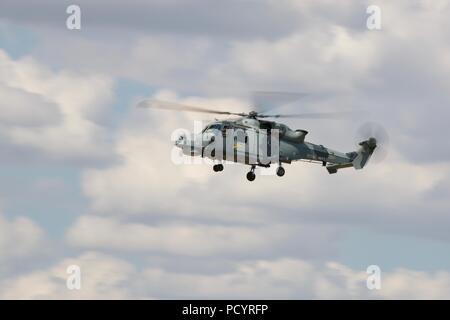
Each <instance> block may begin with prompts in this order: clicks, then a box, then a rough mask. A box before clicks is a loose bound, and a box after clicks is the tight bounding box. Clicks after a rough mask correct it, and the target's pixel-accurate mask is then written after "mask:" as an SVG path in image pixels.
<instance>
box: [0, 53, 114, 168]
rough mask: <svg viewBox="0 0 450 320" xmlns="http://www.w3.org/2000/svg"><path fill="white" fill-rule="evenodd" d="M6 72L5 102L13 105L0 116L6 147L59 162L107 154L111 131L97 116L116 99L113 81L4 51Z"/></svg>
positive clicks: (1, 84) (1, 83) (0, 78)
mask: <svg viewBox="0 0 450 320" xmlns="http://www.w3.org/2000/svg"><path fill="white" fill-rule="evenodd" d="M0 70H1V72H0V88H1V90H3V93H4V94H5V98H8V100H3V101H2V103H1V105H0V106H1V107H2V108H6V109H7V111H6V110H5V112H4V113H3V115H2V117H0V125H7V126H4V127H0V129H1V131H0V132H1V135H2V140H3V141H2V143H3V144H4V145H6V146H12V147H16V148H22V149H25V150H35V151H38V152H39V153H40V154H41V155H43V156H45V157H47V158H49V159H59V160H62V159H64V160H80V159H81V160H83V159H84V160H86V159H96V158H98V157H104V156H105V155H106V153H107V152H108V148H107V133H106V131H105V128H103V127H102V126H100V125H99V124H97V123H96V119H97V118H98V117H99V116H100V115H101V114H102V112H103V111H104V110H105V107H106V106H107V104H108V103H110V102H111V100H112V81H111V80H110V79H108V78H107V77H105V76H101V75H95V74H87V75H78V74H75V73H71V72H67V71H64V70H63V71H59V72H54V71H52V70H50V69H48V68H47V67H45V66H43V65H40V64H39V63H37V62H35V61H34V60H33V59H31V58H24V59H21V60H13V59H11V58H9V57H8V56H7V55H6V53H5V52H3V51H0ZM33 102H35V103H33ZM55 118H56V119H59V120H58V121H56V123H55ZM48 122H49V123H48ZM32 123H41V124H42V125H40V126H30V124H32Z"/></svg>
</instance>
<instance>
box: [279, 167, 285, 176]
mask: <svg viewBox="0 0 450 320" xmlns="http://www.w3.org/2000/svg"><path fill="white" fill-rule="evenodd" d="M284 173H285V171H284V168H283V167H282V166H279V167H278V168H277V176H279V177H282V176H284Z"/></svg>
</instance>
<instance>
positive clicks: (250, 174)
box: [247, 171, 256, 181]
mask: <svg viewBox="0 0 450 320" xmlns="http://www.w3.org/2000/svg"><path fill="white" fill-rule="evenodd" d="M255 178H256V175H255V174H254V173H253V172H252V171H250V172H248V173H247V180H248V181H253V180H255Z"/></svg>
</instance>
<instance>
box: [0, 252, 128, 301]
mask: <svg viewBox="0 0 450 320" xmlns="http://www.w3.org/2000/svg"><path fill="white" fill-rule="evenodd" d="M72 265H77V266H79V267H80V269H81V290H79V291H78V290H69V289H68V288H67V286H66V281H67V278H68V276H69V274H68V273H67V268H68V267H69V266H72ZM133 272H134V268H133V266H132V265H130V264H129V263H127V262H125V261H123V260H120V259H116V258H114V257H111V256H107V255H103V254H100V253H95V252H87V253H84V254H83V255H81V256H79V257H77V258H68V259H64V260H62V261H60V262H59V263H57V264H56V265H55V266H53V267H51V268H49V269H47V270H37V271H33V272H31V273H29V274H25V275H19V276H17V277H16V278H14V279H10V280H7V281H4V283H2V285H1V289H0V298H2V299H124V298H129V297H130V295H129V290H128V289H127V288H126V286H124V284H128V283H127V281H129V280H130V276H132V275H133Z"/></svg>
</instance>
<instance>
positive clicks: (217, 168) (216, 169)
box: [213, 164, 223, 172]
mask: <svg viewBox="0 0 450 320" xmlns="http://www.w3.org/2000/svg"><path fill="white" fill-rule="evenodd" d="M213 170H214V172H219V171H223V164H215V165H213Z"/></svg>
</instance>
